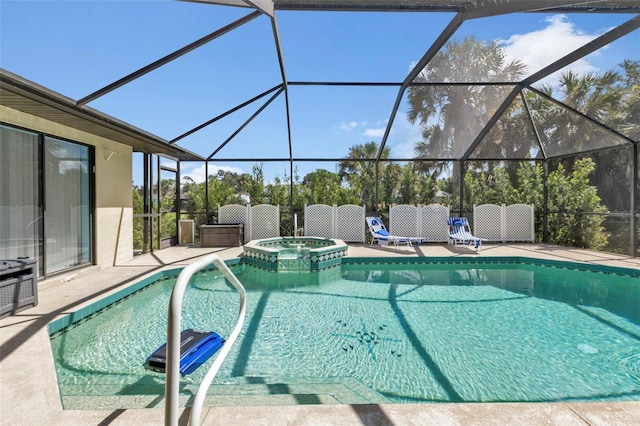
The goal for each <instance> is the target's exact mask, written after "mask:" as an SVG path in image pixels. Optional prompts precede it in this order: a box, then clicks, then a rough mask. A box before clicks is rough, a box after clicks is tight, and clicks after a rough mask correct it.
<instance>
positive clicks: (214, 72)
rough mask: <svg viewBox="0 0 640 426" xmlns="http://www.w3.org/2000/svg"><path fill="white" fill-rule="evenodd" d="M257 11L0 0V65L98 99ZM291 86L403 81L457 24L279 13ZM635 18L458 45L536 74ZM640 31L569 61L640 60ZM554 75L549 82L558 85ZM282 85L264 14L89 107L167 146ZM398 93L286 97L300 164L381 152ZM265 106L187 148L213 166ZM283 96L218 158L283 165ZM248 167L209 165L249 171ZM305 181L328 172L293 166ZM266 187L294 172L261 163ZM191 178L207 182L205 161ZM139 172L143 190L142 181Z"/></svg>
mask: <svg viewBox="0 0 640 426" xmlns="http://www.w3.org/2000/svg"><path fill="white" fill-rule="evenodd" d="M249 12H250V9H240V8H232V7H224V6H213V5H207V4H199V3H190V2H178V1H169V0H146V1H93V0H84V1H57V0H50V1H30V0H20V1H14V0H0V43H1V44H0V66H1V67H2V68H4V69H6V70H8V71H11V72H14V73H16V74H19V75H21V76H22V77H24V78H27V79H29V80H32V81H35V82H36V83H38V84H41V85H43V86H45V87H47V88H49V89H52V90H55V91H57V92H59V93H61V94H63V95H65V96H68V97H70V98H73V99H79V98H82V97H84V96H86V95H88V94H90V93H92V92H93V91H95V90H98V89H100V88H102V87H104V86H106V85H107V84H109V83H112V82H113V81H115V80H117V79H119V78H121V77H123V76H125V75H127V74H129V73H131V72H133V71H136V70H137V69H139V68H141V67H143V66H145V65H147V64H149V63H151V62H153V61H155V60H157V59H159V58H161V57H163V56H165V55H167V54H169V53H171V52H173V51H175V50H176V49H179V48H181V47H183V46H184V45H186V44H188V43H190V42H192V41H194V40H197V39H198V38H200V37H202V36H204V35H206V34H208V33H210V32H212V31H215V30H217V29H219V28H220V27H222V26H224V25H226V24H228V23H230V22H232V21H234V20H235V19H238V18H240V17H242V16H245V15H246V14H248V13H249ZM276 16H277V19H278V29H279V33H280V36H281V43H282V48H283V56H284V61H285V65H286V72H287V78H288V80H289V81H370V82H401V81H402V80H403V79H404V78H405V76H406V75H407V73H408V72H409V70H410V69H411V66H412V65H413V64H414V63H415V62H416V61H418V60H419V59H420V58H421V57H422V55H423V54H424V52H425V51H426V49H427V48H428V47H429V46H430V45H431V43H432V42H433V41H434V40H435V38H436V37H437V36H438V35H439V34H440V32H441V31H442V29H443V28H444V27H445V26H446V25H447V24H448V22H449V21H450V19H451V18H452V17H453V15H452V14H447V13H429V14H426V13H410V12H402V13H354V12H341V13H338V12H316V13H311V12H288V11H281V12H277V14H276ZM630 18H631V16H629V15H621V14H612V15H586V14H571V15H550V14H519V15H508V16H500V17H493V18H487V19H482V20H474V21H469V22H466V23H464V24H463V25H462V27H461V28H460V29H459V31H458V32H457V34H456V35H455V36H454V38H456V39H461V38H462V37H464V36H467V35H474V36H475V37H476V38H478V39H480V40H486V41H489V40H493V39H497V40H500V42H501V44H502V46H503V47H504V48H505V52H506V53H507V55H508V57H509V58H517V59H520V60H521V61H523V62H525V63H526V64H527V65H528V69H529V70H530V71H531V72H534V71H536V70H538V69H540V68H541V67H542V66H543V65H544V64H546V63H549V62H550V61H551V60H553V59H557V58H559V57H560V56H562V55H563V54H566V53H568V52H570V51H572V50H574V49H576V48H578V47H580V46H581V45H584V44H585V43H587V42H589V41H590V40H592V39H593V38H595V37H597V36H598V35H600V34H602V33H604V32H606V31H607V30H608V29H609V28H611V27H612V26H614V25H617V24H620V23H622V22H625V21H626V20H628V19H630ZM639 39H640V37H639V34H638V31H636V32H635V33H633V34H631V35H630V36H627V37H625V38H623V39H621V40H619V41H616V42H614V43H612V44H611V45H610V46H608V47H607V48H605V49H601V50H600V51H598V52H596V54H593V55H590V56H589V57H587V58H585V59H583V60H581V61H579V62H577V63H575V64H573V65H572V66H571V68H572V70H573V71H575V72H577V73H584V72H591V71H596V72H597V71H604V70H608V69H611V68H613V67H614V66H615V65H616V64H618V63H619V62H621V61H622V60H623V59H625V58H629V59H635V60H638V59H640V58H639V56H640V54H639V53H638V51H637V45H638V40H639ZM555 78H557V77H551V78H550V79H547V80H546V81H545V83H547V84H553V83H554V81H555ZM280 82H281V76H280V70H279V67H278V61H277V56H276V51H275V47H274V43H273V40H272V33H271V25H270V22H269V20H268V19H267V18H266V17H259V18H257V19H254V20H253V21H251V22H249V23H247V24H245V25H244V26H242V27H240V28H238V29H236V30H234V31H233V32H231V33H228V34H226V35H224V36H222V37H220V38H218V39H216V40H214V41H213V42H210V43H209V44H207V45H205V46H202V47H200V48H199V49H197V50H195V51H192V52H190V53H188V54H187V55H185V56H183V57H181V58H179V59H177V60H175V61H173V62H171V63H170V64H167V65H165V66H163V67H161V68H159V69H157V70H155V71H153V72H151V73H149V74H147V75H145V76H143V77H142V78H140V79H138V80H135V81H133V82H131V83H129V84H128V85H126V86H124V87H121V88H119V89H117V90H116V91H114V92H111V93H109V94H107V95H105V96H104V97H101V98H99V99H97V100H95V101H93V102H91V103H90V104H89V106H91V107H93V108H96V109H98V110H101V111H103V112H105V113H107V114H110V115H113V116H115V117H117V118H119V119H121V120H124V121H126V122H129V123H131V124H133V125H135V126H138V127H140V128H142V129H144V130H146V131H149V132H151V133H154V134H156V135H158V136H160V137H163V138H165V139H168V140H170V139H172V138H174V137H176V136H178V135H180V134H182V133H184V132H186V131H188V130H190V129H191V128H193V127H195V126H197V125H199V124H201V123H203V122H205V121H207V120H209V119H211V118H213V117H215V116H217V115H218V114H220V113H223V112H225V111H226V110H228V109H230V108H233V107H235V106H236V105H238V104H240V103H242V102H244V101H246V100H248V99H250V98H252V97H254V96H256V95H257V94H259V93H262V92H264V91H266V90H268V89H270V88H271V87H273V86H275V85H277V84H279V83H280ZM396 95H397V88H395V87H348V88H344V87H340V88H336V87H326V86H324V87H291V88H290V91H289V96H290V105H291V124H292V139H293V144H294V149H293V154H294V156H296V157H324V158H336V157H344V156H346V155H347V153H348V148H349V147H350V146H353V145H355V144H363V143H366V142H370V141H375V142H378V143H379V142H380V140H381V138H382V135H383V132H384V129H385V127H386V125H387V120H388V118H389V114H390V112H391V109H392V106H393V102H394V101H395V98H396ZM266 99H268V96H267V97H265V98H263V99H261V100H260V101H258V102H257V103H255V104H252V105H250V106H248V107H247V108H244V109H242V110H241V111H239V112H237V113H235V114H233V115H231V116H229V117H227V118H226V119H225V120H223V121H221V122H218V123H216V124H215V125H212V126H209V127H207V128H206V129H204V130H202V131H200V132H197V133H195V134H193V135H191V136H189V137H188V138H185V139H184V140H182V141H181V142H180V143H179V144H180V145H181V146H184V147H185V148H187V149H189V150H192V151H194V152H197V153H199V154H201V155H204V156H207V155H209V154H210V153H211V152H213V151H214V149H216V148H217V147H218V146H219V145H220V144H221V143H222V142H223V141H224V140H226V139H227V138H228V137H229V136H230V135H231V134H232V133H233V132H234V130H235V129H236V128H237V127H238V126H240V125H241V124H242V123H243V122H244V121H245V120H246V119H247V118H248V117H249V116H250V115H251V114H253V112H254V111H255V110H256V109H257V108H259V107H260V105H262V103H263V102H265V101H266ZM284 106H285V103H284V96H283V95H281V96H280V97H278V98H276V99H275V100H274V101H273V103H272V104H271V105H269V107H267V108H266V109H265V111H264V112H263V113H262V114H261V115H259V116H258V117H257V118H256V119H255V120H254V121H253V122H252V123H251V124H249V125H248V126H247V127H246V128H245V129H244V130H243V131H242V132H241V133H240V134H238V136H237V137H236V138H235V139H234V140H232V141H231V142H230V143H229V144H228V145H226V146H225V147H224V148H223V149H222V150H221V151H220V153H219V155H218V156H217V158H259V157H266V158H281V157H288V155H289V152H288V144H287V133H286V121H285V120H286V118H285V108H284ZM406 110H407V108H406V105H405V104H403V105H402V106H401V107H400V112H399V115H398V117H397V118H396V120H395V122H394V126H393V128H392V132H391V135H390V138H389V141H388V145H387V146H388V147H389V148H390V149H391V155H392V157H395V158H410V157H411V155H412V149H413V145H414V144H415V142H417V141H419V139H420V129H419V128H418V127H416V126H412V125H410V124H408V123H407V122H406V120H405V119H404V113H405V112H406ZM253 164H254V163H252V162H233V163H229V162H217V161H215V159H214V160H213V161H212V162H211V163H210V169H209V170H210V172H215V170H216V169H218V168H223V169H229V170H234V171H237V172H251V167H252V165H253ZM297 166H298V169H299V172H300V174H301V176H304V174H306V173H307V172H309V171H312V170H314V169H316V168H325V169H328V170H331V171H335V164H334V163H326V162H325V163H322V162H314V163H299V164H297ZM263 168H264V171H265V175H266V177H267V179H269V180H271V179H273V177H274V176H276V175H277V176H279V177H281V178H282V177H283V176H284V175H285V173H286V174H288V173H289V164H288V162H278V163H264V165H263ZM182 170H183V173H184V174H187V175H189V176H190V177H192V178H193V179H195V180H197V181H202V180H203V178H204V174H203V173H204V167H203V165H202V163H197V164H195V163H194V164H190V163H183V165H182ZM138 174H139V168H138V167H136V176H134V177H135V178H136V179H139V176H138Z"/></svg>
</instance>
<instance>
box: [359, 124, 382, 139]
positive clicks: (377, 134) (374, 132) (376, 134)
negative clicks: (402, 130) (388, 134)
mask: <svg viewBox="0 0 640 426" xmlns="http://www.w3.org/2000/svg"><path fill="white" fill-rule="evenodd" d="M385 130H386V127H380V128H378V129H365V131H364V133H363V134H364V135H365V136H367V137H370V138H381V137H382V136H384V131H385Z"/></svg>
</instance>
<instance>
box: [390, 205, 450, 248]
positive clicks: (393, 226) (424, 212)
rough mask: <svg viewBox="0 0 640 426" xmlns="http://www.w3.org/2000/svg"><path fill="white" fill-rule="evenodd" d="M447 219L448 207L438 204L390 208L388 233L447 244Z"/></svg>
mask: <svg viewBox="0 0 640 426" xmlns="http://www.w3.org/2000/svg"><path fill="white" fill-rule="evenodd" d="M448 218H449V207H447V206H442V205H440V204H429V205H428V206H412V205H408V204H401V205H397V206H391V207H389V232H390V233H391V234H393V235H402V236H404V237H420V238H424V239H425V240H426V241H429V242H447V241H448V239H449V228H448V227H447V219H448Z"/></svg>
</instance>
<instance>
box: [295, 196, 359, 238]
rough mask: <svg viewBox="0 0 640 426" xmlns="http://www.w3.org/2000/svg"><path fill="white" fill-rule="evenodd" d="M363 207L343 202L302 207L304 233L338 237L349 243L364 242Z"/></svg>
mask: <svg viewBox="0 0 640 426" xmlns="http://www.w3.org/2000/svg"><path fill="white" fill-rule="evenodd" d="M364 218H365V209H364V207H363V206H356V205H354V204H345V205H343V206H336V205H334V206H333V207H332V206H328V205H326V204H313V205H311V206H305V208H304V235H305V236H308V237H324V238H339V239H341V240H343V241H346V242H350V243H355V242H357V243H364V239H365V220H364Z"/></svg>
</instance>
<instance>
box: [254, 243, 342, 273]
mask: <svg viewBox="0 0 640 426" xmlns="http://www.w3.org/2000/svg"><path fill="white" fill-rule="evenodd" d="M347 249H348V246H347V245H346V244H345V242H344V241H342V240H337V239H329V238H320V237H278V238H266V239H263V240H252V241H249V242H248V243H247V244H245V245H244V258H245V262H246V263H247V264H249V265H253V266H256V267H258V268H262V269H266V270H270V271H278V272H280V271H296V272H300V271H319V270H322V269H327V268H331V267H333V266H336V265H340V263H341V262H342V258H343V257H344V256H346V255H347Z"/></svg>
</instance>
